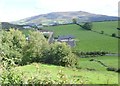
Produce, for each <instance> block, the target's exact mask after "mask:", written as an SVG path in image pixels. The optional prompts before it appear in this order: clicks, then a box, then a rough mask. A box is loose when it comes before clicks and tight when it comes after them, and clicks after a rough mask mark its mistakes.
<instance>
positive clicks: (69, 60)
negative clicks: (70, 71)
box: [43, 42, 77, 66]
mask: <svg viewBox="0 0 120 86" xmlns="http://www.w3.org/2000/svg"><path fill="white" fill-rule="evenodd" d="M45 53H46V54H45V56H44V59H43V61H44V62H45V63H49V64H55V65H61V66H75V65H77V58H76V56H75V55H74V54H73V53H72V51H71V48H70V47H69V46H68V45H67V44H66V43H57V42H56V43H54V44H51V45H50V49H49V50H48V51H47V52H45Z"/></svg>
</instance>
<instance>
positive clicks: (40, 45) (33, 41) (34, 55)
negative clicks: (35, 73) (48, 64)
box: [22, 31, 48, 64]
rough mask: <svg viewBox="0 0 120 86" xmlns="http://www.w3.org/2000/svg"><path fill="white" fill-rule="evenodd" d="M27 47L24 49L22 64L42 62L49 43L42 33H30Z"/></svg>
mask: <svg viewBox="0 0 120 86" xmlns="http://www.w3.org/2000/svg"><path fill="white" fill-rule="evenodd" d="M28 37H29V40H28V42H27V45H26V46H25V47H24V49H23V50H24V53H23V58H22V64H27V63H32V62H40V59H41V58H42V57H43V52H44V51H46V49H47V48H48V42H47V40H46V39H45V37H44V36H43V34H42V33H40V32H36V31H34V32H30V34H29V36H28Z"/></svg>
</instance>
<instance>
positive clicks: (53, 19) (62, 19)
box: [12, 11, 118, 24]
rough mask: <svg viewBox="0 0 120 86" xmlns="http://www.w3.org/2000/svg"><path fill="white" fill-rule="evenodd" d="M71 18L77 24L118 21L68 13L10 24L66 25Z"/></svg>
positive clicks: (35, 17) (88, 14)
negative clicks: (75, 20)
mask: <svg viewBox="0 0 120 86" xmlns="http://www.w3.org/2000/svg"><path fill="white" fill-rule="evenodd" d="M73 18H76V19H77V20H78V22H86V21H91V22H93V21H110V20H117V19H118V18H117V17H114V16H106V15H100V14H93V13H88V12H84V11H70V12H52V13H48V14H41V15H37V16H32V17H29V18H25V19H22V20H19V21H15V22H12V23H15V24H29V23H34V24H56V23H59V24H66V23H71V22H72V19H73Z"/></svg>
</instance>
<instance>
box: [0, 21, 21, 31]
mask: <svg viewBox="0 0 120 86" xmlns="http://www.w3.org/2000/svg"><path fill="white" fill-rule="evenodd" d="M0 26H1V28H2V29H5V30H8V29H10V28H15V29H16V28H17V29H23V26H22V25H16V24H11V23H8V22H1V23H0Z"/></svg>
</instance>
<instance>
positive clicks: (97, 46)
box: [43, 21, 118, 53]
mask: <svg viewBox="0 0 120 86" xmlns="http://www.w3.org/2000/svg"><path fill="white" fill-rule="evenodd" d="M116 27H117V21H112V22H94V23H93V30H95V31H99V32H101V31H102V30H103V31H104V33H107V34H110V35H111V34H112V33H116V34H117V29H116ZM43 29H47V30H51V31H53V32H54V37H58V36H60V35H73V36H75V37H76V41H77V42H76V45H77V46H76V47H75V49H76V50H79V51H108V52H112V53H117V52H118V39H117V38H113V37H110V36H105V35H103V34H99V33H95V32H91V31H86V30H83V29H82V28H81V27H79V26H77V25H75V24H71V25H60V26H50V27H44V28H43Z"/></svg>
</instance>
